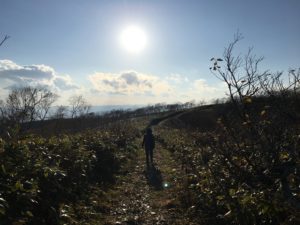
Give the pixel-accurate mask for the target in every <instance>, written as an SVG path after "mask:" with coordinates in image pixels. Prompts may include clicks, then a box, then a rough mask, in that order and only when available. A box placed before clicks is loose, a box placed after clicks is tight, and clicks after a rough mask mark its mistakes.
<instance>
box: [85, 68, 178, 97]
mask: <svg viewBox="0 0 300 225" xmlns="http://www.w3.org/2000/svg"><path fill="white" fill-rule="evenodd" d="M89 80H90V82H91V83H92V85H93V87H94V89H95V90H97V91H98V92H101V93H110V94H117V95H130V96H133V95H145V96H166V95H169V94H170V93H172V92H173V91H174V90H173V87H172V86H171V85H170V84H169V83H168V82H166V81H164V80H162V79H160V78H159V77H156V76H153V75H147V74H143V73H138V72H136V71H124V72H121V73H118V74H112V73H94V74H92V75H90V76H89Z"/></svg>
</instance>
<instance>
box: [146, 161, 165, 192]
mask: <svg viewBox="0 0 300 225" xmlns="http://www.w3.org/2000/svg"><path fill="white" fill-rule="evenodd" d="M145 176H146V179H147V182H148V184H149V185H150V186H152V187H154V188H155V189H156V190H161V189H162V188H163V185H162V183H163V179H162V175H161V172H160V170H159V169H158V168H156V167H155V166H154V165H153V166H149V167H147V169H146V171H145Z"/></svg>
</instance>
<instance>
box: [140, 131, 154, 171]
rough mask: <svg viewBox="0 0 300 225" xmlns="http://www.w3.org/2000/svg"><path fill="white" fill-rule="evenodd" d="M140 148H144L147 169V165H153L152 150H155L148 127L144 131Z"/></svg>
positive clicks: (152, 137)
mask: <svg viewBox="0 0 300 225" xmlns="http://www.w3.org/2000/svg"><path fill="white" fill-rule="evenodd" d="M142 147H144V148H145V154H146V163H147V167H149V163H151V165H153V149H154V148H155V139H154V136H153V134H152V130H151V128H150V127H148V128H147V129H146V134H145V135H144V138H143V143H142Z"/></svg>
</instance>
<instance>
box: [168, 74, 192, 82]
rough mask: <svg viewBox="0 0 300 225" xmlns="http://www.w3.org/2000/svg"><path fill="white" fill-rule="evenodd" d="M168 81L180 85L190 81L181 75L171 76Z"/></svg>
mask: <svg viewBox="0 0 300 225" xmlns="http://www.w3.org/2000/svg"><path fill="white" fill-rule="evenodd" d="M167 80H169V81H173V82H175V83H176V84H180V83H182V82H189V79H188V78H187V77H185V76H183V75H181V74H171V75H169V76H168V77H167Z"/></svg>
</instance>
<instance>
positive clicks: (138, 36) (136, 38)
mask: <svg viewBox="0 0 300 225" xmlns="http://www.w3.org/2000/svg"><path fill="white" fill-rule="evenodd" d="M121 44H122V46H123V47H124V48H125V49H126V50H127V51H128V52H130V53H140V52H141V51H142V50H144V49H145V47H146V44H147V37H146V34H145V32H144V31H143V29H141V28H140V27H138V26H128V27H126V28H125V29H124V30H123V31H122V33H121Z"/></svg>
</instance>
